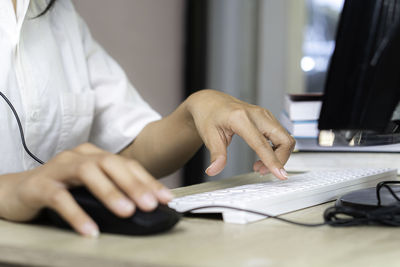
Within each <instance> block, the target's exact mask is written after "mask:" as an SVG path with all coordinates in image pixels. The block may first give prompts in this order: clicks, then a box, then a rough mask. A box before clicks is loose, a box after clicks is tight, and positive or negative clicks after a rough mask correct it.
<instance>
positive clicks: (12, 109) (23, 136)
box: [0, 92, 44, 164]
mask: <svg viewBox="0 0 400 267" xmlns="http://www.w3.org/2000/svg"><path fill="white" fill-rule="evenodd" d="M0 96H1V97H2V98H3V99H4V100H5V101H6V102H7V104H8V106H9V107H10V109H11V111H12V113H13V114H14V117H15V119H16V120H17V124H18V128H19V133H20V135H21V141H22V146H23V147H24V149H25V151H26V153H28V155H29V156H31V157H32V158H33V159H34V160H36V161H37V162H39V163H40V164H44V161H42V160H41V159H39V158H38V157H36V156H35V155H34V154H33V153H32V152H31V151H30V150H29V149H28V146H27V145H26V142H25V135H24V130H23V128H22V124H21V120H20V119H19V116H18V113H17V111H16V110H15V108H14V106H13V104H11V102H10V100H8V98H7V97H6V96H5V95H4V94H3V93H2V92H0Z"/></svg>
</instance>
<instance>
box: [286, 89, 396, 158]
mask: <svg viewBox="0 0 400 267" xmlns="http://www.w3.org/2000/svg"><path fill="white" fill-rule="evenodd" d="M321 106H322V94H290V95H287V96H285V100H284V110H283V113H282V115H281V118H280V122H281V124H282V125H283V126H284V127H285V128H286V129H287V130H288V132H289V133H290V134H291V135H293V137H294V138H295V139H296V148H295V150H296V151H336V152H340V151H341V152H400V144H392V145H383V146H365V147H359V146H358V147H357V146H354V147H351V146H333V147H322V146H319V145H318V134H319V131H318V118H319V113H320V110H321Z"/></svg>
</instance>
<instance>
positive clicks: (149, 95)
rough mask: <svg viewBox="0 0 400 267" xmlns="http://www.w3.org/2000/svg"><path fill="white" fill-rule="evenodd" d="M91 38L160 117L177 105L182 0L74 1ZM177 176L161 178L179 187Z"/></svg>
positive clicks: (181, 40) (181, 57) (181, 52)
mask: <svg viewBox="0 0 400 267" xmlns="http://www.w3.org/2000/svg"><path fill="white" fill-rule="evenodd" d="M74 3H75V6H76V9H77V11H78V12H79V13H80V14H81V16H82V17H83V18H84V19H85V20H86V22H87V23H88V25H89V28H90V29H91V32H92V34H93V36H94V37H95V38H96V39H97V40H98V41H99V43H100V44H102V46H103V47H104V48H105V49H106V50H107V51H108V53H110V54H111V56H113V57H114V58H115V59H116V60H117V61H118V62H119V63H120V64H121V66H122V67H123V68H124V69H125V71H126V73H127V75H128V77H129V78H130V79H131V81H132V83H133V84H134V86H135V87H136V88H137V90H138V91H139V92H140V94H141V95H142V96H143V98H144V99H145V100H146V101H148V102H149V103H150V105H151V106H152V107H153V108H155V109H156V110H157V111H158V112H160V113H161V114H162V115H167V114H169V113H170V112H172V111H173V110H174V109H175V108H176V107H177V106H178V105H179V103H180V102H181V101H182V95H183V94H182V92H183V90H182V85H183V77H182V73H183V72H182V69H183V66H182V63H183V51H184V50H183V48H184V43H183V41H184V40H183V32H184V30H183V29H184V28H183V27H184V0H168V1H159V0H118V1H109V0H85V1H78V0H75V1H74ZM179 177H180V173H176V174H174V175H172V176H170V177H168V178H164V179H162V181H163V182H164V183H166V184H167V185H168V186H170V187H176V186H178V185H179V183H178V181H179Z"/></svg>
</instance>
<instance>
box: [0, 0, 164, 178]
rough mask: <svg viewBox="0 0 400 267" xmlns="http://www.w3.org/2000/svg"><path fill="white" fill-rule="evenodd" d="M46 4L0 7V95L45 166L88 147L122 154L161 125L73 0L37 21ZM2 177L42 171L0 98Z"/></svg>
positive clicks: (61, 0) (6, 2)
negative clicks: (66, 153)
mask: <svg viewBox="0 0 400 267" xmlns="http://www.w3.org/2000/svg"><path fill="white" fill-rule="evenodd" d="M47 2H48V0H32V1H29V0H18V1H17V12H16V14H15V12H14V9H13V5H12V1H11V0H0V90H1V92H3V93H4V94H5V95H6V96H7V97H8V98H9V99H10V101H11V102H12V104H13V105H14V107H15V109H16V110H17V112H18V114H19V116H20V118H21V121H22V125H23V128H24V132H25V138H26V142H27V145H28V148H29V149H30V150H31V151H32V153H34V154H35V155H36V156H38V157H39V158H40V159H42V160H44V161H47V160H49V159H50V158H52V157H53V156H55V155H56V154H57V153H59V152H61V151H63V150H66V149H71V148H74V147H76V146H77V145H79V144H81V143H85V142H91V143H93V144H95V145H97V146H99V147H101V148H103V149H105V150H108V151H111V152H113V153H115V152H118V151H120V150H121V149H123V148H124V147H125V146H127V145H128V144H129V143H130V142H132V141H133V140H134V138H135V137H136V136H137V135H138V133H139V132H140V131H141V130H142V129H143V128H144V127H145V126H146V125H147V124H148V123H150V122H152V121H154V120H158V119H160V116H159V114H158V113H157V112H155V111H154V110H153V109H151V108H150V107H149V105H148V104H147V103H146V102H144V101H143V100H142V98H141V97H140V96H139V94H138V93H137V91H136V90H135V89H134V88H133V86H132V85H131V84H130V82H129V81H128V79H127V77H126V76H125V73H124V72H123V70H122V69H121V68H120V67H119V65H118V64H117V63H116V62H115V61H114V60H113V59H112V58H111V57H110V56H109V55H108V54H107V53H106V52H105V51H104V50H103V49H102V48H101V47H100V46H99V45H98V44H97V43H96V42H95V41H94V40H93V39H92V37H91V35H90V33H89V30H88V28H87V26H86V25H85V23H84V22H83V21H82V19H81V18H80V17H79V15H78V14H77V13H76V11H75V9H74V7H73V5H72V3H71V1H70V0H58V1H56V3H55V5H54V7H53V8H52V9H51V11H50V12H48V13H46V14H45V15H44V16H41V17H39V18H34V19H33V17H35V16H36V15H38V14H39V13H40V12H41V11H43V10H44V8H45V7H46V5H47ZM0 137H1V138H0V148H1V150H0V151H1V153H0V173H10V172H18V171H23V170H27V169H30V168H33V167H35V166H37V165H38V164H37V163H36V162H35V161H34V160H33V159H31V158H30V157H29V156H28V155H27V154H26V152H25V151H24V150H23V147H22V143H21V139H20V136H19V130H18V127H17V123H16V120H15V118H14V116H13V115H12V113H11V110H10V108H9V107H8V105H7V104H6V102H5V101H3V99H1V98H0Z"/></svg>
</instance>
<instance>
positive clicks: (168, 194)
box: [158, 188, 174, 201]
mask: <svg viewBox="0 0 400 267" xmlns="http://www.w3.org/2000/svg"><path fill="white" fill-rule="evenodd" d="M158 196H159V197H161V198H162V199H163V200H165V201H170V200H172V199H173V198H174V195H173V194H172V193H171V191H169V190H168V189H165V188H163V189H161V190H159V191H158Z"/></svg>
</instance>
